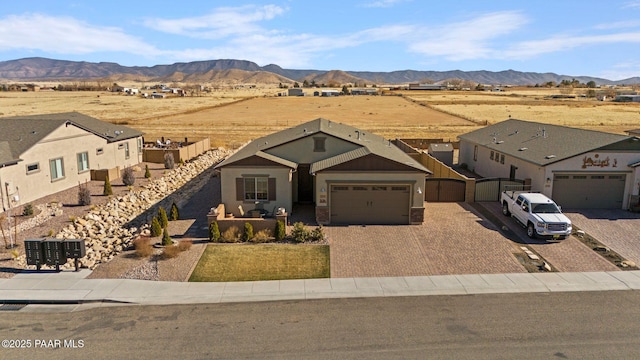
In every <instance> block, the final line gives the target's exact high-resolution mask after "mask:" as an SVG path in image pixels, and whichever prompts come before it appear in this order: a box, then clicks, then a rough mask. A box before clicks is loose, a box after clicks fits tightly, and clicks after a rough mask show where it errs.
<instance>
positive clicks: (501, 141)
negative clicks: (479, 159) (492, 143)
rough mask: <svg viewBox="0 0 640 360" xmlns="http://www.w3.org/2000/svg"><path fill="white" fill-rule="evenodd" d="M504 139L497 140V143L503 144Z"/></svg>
mask: <svg viewBox="0 0 640 360" xmlns="http://www.w3.org/2000/svg"><path fill="white" fill-rule="evenodd" d="M503 142H504V140H500V141H497V142H496V144H502V143H503Z"/></svg>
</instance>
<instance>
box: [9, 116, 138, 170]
mask: <svg viewBox="0 0 640 360" xmlns="http://www.w3.org/2000/svg"><path fill="white" fill-rule="evenodd" d="M65 124H68V125H73V126H76V127H78V128H80V129H83V130H85V131H88V132H90V133H92V134H94V135H96V136H99V137H101V138H103V139H105V140H107V142H116V141H121V140H126V139H130V138H134V137H138V136H142V132H140V131H138V130H135V129H132V128H129V127H126V126H122V125H116V124H111V123H108V122H104V121H101V120H98V119H96V118H92V117H90V116H86V115H83V114H80V113H77V112H69V113H60V114H49V115H29V116H12V117H5V118H0V128H1V129H2V131H0V164H9V163H12V162H14V163H15V162H18V161H20V156H21V155H22V154H23V153H24V152H25V151H27V150H28V149H30V148H31V147H32V146H34V145H35V144H37V143H38V142H39V141H40V140H42V139H43V138H45V137H46V136H47V135H49V134H51V133H52V132H53V131H54V130H56V129H57V128H59V127H60V126H63V125H65Z"/></svg>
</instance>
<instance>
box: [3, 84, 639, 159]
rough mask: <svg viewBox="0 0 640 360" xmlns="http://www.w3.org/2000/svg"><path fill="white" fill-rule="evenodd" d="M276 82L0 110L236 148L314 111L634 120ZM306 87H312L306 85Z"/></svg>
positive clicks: (611, 108)
mask: <svg viewBox="0 0 640 360" xmlns="http://www.w3.org/2000/svg"><path fill="white" fill-rule="evenodd" d="M279 91H282V90H281V89H277V88H259V89H239V90H218V91H214V92H212V93H210V94H206V95H205V96H202V97H170V98H166V99H156V100H150V99H143V98H140V97H137V96H126V95H122V94H117V93H110V92H35V93H33V92H32V93H13V92H3V93H0V116H15V115H29V114H46V113H55V112H66V111H78V112H82V113H84V114H87V115H89V116H94V117H96V118H98V119H102V120H105V121H111V122H116V123H120V124H125V125H128V126H131V127H133V128H137V129H139V130H141V131H144V132H145V133H146V138H147V139H150V140H153V139H155V138H159V137H161V136H164V137H169V138H174V139H181V138H183V137H189V138H190V139H191V140H195V139H200V138H203V137H209V138H210V139H211V143H212V145H213V146H227V147H235V146H238V145H239V144H242V143H245V142H246V141H249V140H251V139H255V138H257V137H260V136H263V135H266V134H269V133H272V132H275V131H278V130H281V129H284V128H287V127H291V126H295V125H298V124H300V123H302V122H306V121H309V120H313V119H315V118H318V117H323V118H327V119H330V120H332V121H336V122H341V123H345V124H349V125H352V126H355V127H358V128H361V129H363V130H366V131H371V132H374V133H376V134H379V135H381V136H384V137H385V138H391V139H394V138H443V139H445V140H452V141H453V140H455V139H456V137H457V136H458V135H460V134H463V133H466V132H469V131H472V130H474V129H477V128H478V127H479V126H482V125H484V124H485V123H488V124H492V123H496V122H499V121H502V120H505V119H507V118H509V117H510V116H511V117H512V118H517V119H523V120H532V121H539V122H544V123H550V124H559V125H566V126H573V127H578V128H585V129H593V130H600V131H608V132H615V133H624V131H625V130H629V129H634V128H639V127H640V104H621V103H611V102H601V101H596V100H592V99H585V98H579V97H578V98H576V99H568V100H552V99H549V98H547V96H548V95H554V94H560V91H559V90H557V89H550V90H547V89H514V90H509V91H506V92H500V93H493V92H475V91H459V92H454V91H405V92H402V95H403V97H402V96H340V97H314V96H305V97H287V96H284V97H279V96H275V95H276V94H277V93H278V92H279ZM306 92H307V93H310V92H311V90H309V89H307V90H306Z"/></svg>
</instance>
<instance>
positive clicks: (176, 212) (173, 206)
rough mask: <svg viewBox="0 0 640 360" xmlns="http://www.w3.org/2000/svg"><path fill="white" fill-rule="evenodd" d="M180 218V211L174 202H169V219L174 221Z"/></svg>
mask: <svg viewBox="0 0 640 360" xmlns="http://www.w3.org/2000/svg"><path fill="white" fill-rule="evenodd" d="M178 219H180V211H179V210H178V205H176V203H173V204H171V211H170V212H169V221H175V220H178Z"/></svg>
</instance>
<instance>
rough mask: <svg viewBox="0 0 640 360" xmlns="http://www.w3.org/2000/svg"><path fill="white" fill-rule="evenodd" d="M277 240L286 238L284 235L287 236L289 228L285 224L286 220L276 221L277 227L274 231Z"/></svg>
mask: <svg viewBox="0 0 640 360" xmlns="http://www.w3.org/2000/svg"><path fill="white" fill-rule="evenodd" d="M274 233H275V238H276V241H282V240H284V237H285V236H287V228H286V226H285V224H284V221H282V220H278V221H277V222H276V229H275V231H274Z"/></svg>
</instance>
